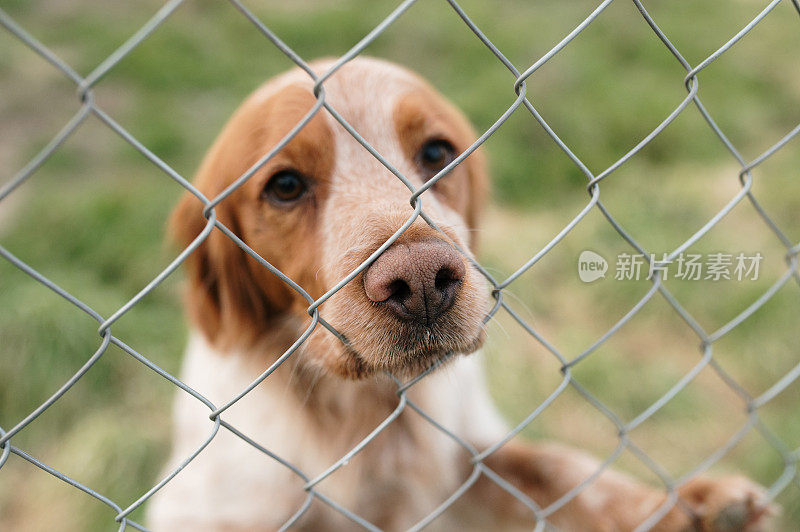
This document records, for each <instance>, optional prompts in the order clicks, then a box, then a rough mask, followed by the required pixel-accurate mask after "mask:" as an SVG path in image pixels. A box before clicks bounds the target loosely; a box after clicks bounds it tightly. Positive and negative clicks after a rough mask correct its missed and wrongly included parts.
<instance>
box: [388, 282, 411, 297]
mask: <svg viewBox="0 0 800 532" xmlns="http://www.w3.org/2000/svg"><path fill="white" fill-rule="evenodd" d="M389 293H390V294H391V295H390V296H389V298H388V299H394V300H396V301H400V302H402V301H405V300H406V299H408V298H409V297H410V296H411V287H410V286H408V283H407V282H405V281H404V280H402V279H397V280H395V281H392V282H391V283H389Z"/></svg>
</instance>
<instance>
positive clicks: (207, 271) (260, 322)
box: [170, 193, 276, 347]
mask: <svg viewBox="0 0 800 532" xmlns="http://www.w3.org/2000/svg"><path fill="white" fill-rule="evenodd" d="M224 203H225V202H224V201H223V202H222V203H221V204H220V205H218V206H217V207H216V209H215V211H216V213H217V217H218V219H219V220H220V221H221V222H222V223H223V224H225V226H226V227H228V228H229V229H230V230H231V231H233V233H234V234H237V235H241V232H240V230H239V227H238V223H237V221H236V218H235V214H234V213H232V212H230V210H228V209H226V208H225V206H224V205H223V204H224ZM202 211H203V204H202V203H201V202H200V201H199V200H198V199H197V198H196V197H195V196H193V195H192V194H190V193H186V194H185V195H184V197H183V198H181V200H180V202H179V203H178V205H177V207H176V208H175V210H174V211H173V213H172V216H171V219H170V233H171V235H172V238H173V239H174V240H175V241H176V242H177V243H178V244H179V245H181V246H188V245H189V244H190V243H191V242H192V241H193V240H194V239H195V238H196V237H197V236H198V235H199V234H200V233H201V232H202V231H203V229H204V228H205V226H206V223H207V220H206V219H205V218H204V217H203V214H202ZM249 261H252V262H253V263H254V264H248V262H249ZM184 267H185V268H186V275H187V287H186V296H185V297H186V308H187V310H188V313H189V318H190V319H191V321H192V323H194V325H195V326H197V327H198V328H199V329H200V331H201V332H202V333H203V334H204V335H205V337H206V338H207V339H208V340H209V341H210V342H211V343H212V344H214V345H217V346H220V347H232V346H233V344H237V345H242V346H246V345H252V344H253V343H254V342H255V341H256V340H258V333H259V331H261V330H263V329H264V326H265V324H266V323H268V322H269V320H270V318H271V317H273V316H274V315H275V313H276V309H275V308H274V305H273V304H272V303H271V302H270V300H269V298H268V292H269V291H268V290H266V291H265V290H264V287H263V286H261V285H263V284H264V282H263V280H262V282H261V283H260V282H259V280H258V279H256V275H257V273H258V272H259V269H261V270H263V267H261V266H260V265H258V264H256V263H255V261H254V259H252V258H251V257H249V256H248V255H247V254H246V253H245V251H244V250H243V249H241V248H240V247H239V246H238V245H237V244H236V243H235V242H233V241H232V240H231V239H230V238H228V236H226V235H225V234H223V233H222V231H220V230H219V229H216V228H215V229H213V230H212V232H211V234H209V235H208V237H207V238H206V239H205V240H204V241H203V242H202V243H201V244H200V245H199V246H198V247H197V249H196V250H195V251H194V252H193V253H192V254H190V255H189V256H188V257H187V259H186V261H185V262H184ZM264 273H265V275H266V276H270V277H271V276H272V274H271V273H268V272H264ZM268 284H269V283H268Z"/></svg>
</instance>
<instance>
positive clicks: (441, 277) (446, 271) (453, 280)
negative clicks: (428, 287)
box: [433, 268, 461, 292]
mask: <svg viewBox="0 0 800 532" xmlns="http://www.w3.org/2000/svg"><path fill="white" fill-rule="evenodd" d="M460 281H461V277H460V276H458V275H457V274H456V272H454V271H453V270H452V269H450V268H442V269H440V270H439V271H438V272H436V278H435V279H434V281H433V287H434V288H436V291H437V292H446V291H447V290H449V289H451V288H452V287H453V286H454V285H456V284H458V283H459V282H460Z"/></svg>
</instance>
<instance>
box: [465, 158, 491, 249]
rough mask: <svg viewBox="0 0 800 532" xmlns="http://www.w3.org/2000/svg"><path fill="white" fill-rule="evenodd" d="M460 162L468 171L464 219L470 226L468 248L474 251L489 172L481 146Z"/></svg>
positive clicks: (486, 193) (485, 198)
mask: <svg viewBox="0 0 800 532" xmlns="http://www.w3.org/2000/svg"><path fill="white" fill-rule="evenodd" d="M462 164H466V166H467V170H468V171H469V185H468V194H469V200H468V202H467V210H466V215H465V220H466V222H467V226H468V227H469V228H470V230H471V231H470V243H469V245H470V248H471V249H472V250H473V251H475V250H476V247H477V243H478V242H477V241H478V232H477V231H476V229H477V228H478V224H479V223H480V221H481V215H482V214H483V209H484V207H485V205H486V200H487V199H488V196H489V173H488V170H487V164H486V155H485V154H484V152H483V149H482V148H478V149H477V150H475V151H474V152H472V153H471V154H470V155H469V157H467V158H466V159H465V160H464V162H463V163H462Z"/></svg>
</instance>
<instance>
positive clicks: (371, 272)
mask: <svg viewBox="0 0 800 532" xmlns="http://www.w3.org/2000/svg"><path fill="white" fill-rule="evenodd" d="M464 273H465V267H464V261H463V259H462V258H461V255H460V254H459V253H458V251H456V250H455V249H454V248H453V247H452V246H451V245H450V244H448V243H447V242H445V241H444V240H441V239H439V238H430V239H427V240H419V241H416V242H409V243H403V244H394V245H393V246H391V247H389V248H388V249H387V250H386V251H384V252H383V253H382V254H381V255H380V256H379V257H378V258H377V259H376V260H375V262H373V263H372V264H371V265H370V267H369V268H367V271H366V272H365V273H364V290H365V291H366V293H367V297H368V298H370V299H371V300H372V301H374V302H376V303H383V304H384V305H386V306H387V307H388V308H389V309H391V311H392V312H393V313H394V314H395V315H396V316H397V317H398V318H401V319H404V320H410V321H414V322H417V323H419V324H420V325H428V326H429V325H431V324H432V323H433V322H434V321H435V320H436V319H437V318H438V317H439V316H441V315H442V314H443V313H444V312H445V311H446V310H447V309H449V308H450V307H451V306H452V305H453V301H454V300H455V298H456V295H457V294H458V291H459V290H460V288H461V281H462V279H463V278H464Z"/></svg>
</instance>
